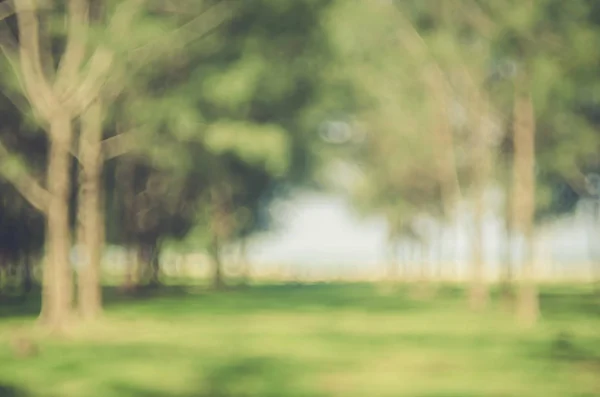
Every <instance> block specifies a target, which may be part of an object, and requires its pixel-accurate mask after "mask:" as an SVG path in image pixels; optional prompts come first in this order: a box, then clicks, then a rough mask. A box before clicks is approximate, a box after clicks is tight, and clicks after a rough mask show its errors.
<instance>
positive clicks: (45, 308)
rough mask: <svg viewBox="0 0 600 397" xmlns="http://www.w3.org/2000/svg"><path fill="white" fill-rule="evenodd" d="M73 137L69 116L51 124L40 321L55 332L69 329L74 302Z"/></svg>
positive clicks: (55, 120) (56, 119) (59, 117)
mask: <svg viewBox="0 0 600 397" xmlns="http://www.w3.org/2000/svg"><path fill="white" fill-rule="evenodd" d="M72 134H73V131H72V125H71V119H70V118H69V117H68V116H64V115H61V116H58V117H55V119H54V120H52V122H51V126H50V153H49V159H48V181H47V185H48V190H49V192H50V197H49V203H48V214H47V230H46V250H47V252H46V261H45V269H44V283H43V287H42V312H41V314H40V319H41V321H42V322H43V323H44V324H45V325H47V326H48V327H49V328H50V329H52V330H55V331H61V330H63V329H64V328H65V327H66V325H67V322H68V321H69V317H70V315H71V309H72V299H73V282H72V271H71V266H70V263H69V249H70V246H71V233H70V228H69V194H70V188H71V181H70V165H71V155H70V148H71V140H72Z"/></svg>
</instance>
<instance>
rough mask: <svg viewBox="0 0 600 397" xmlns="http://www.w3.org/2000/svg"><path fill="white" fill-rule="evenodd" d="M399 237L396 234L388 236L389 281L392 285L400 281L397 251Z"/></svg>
mask: <svg viewBox="0 0 600 397" xmlns="http://www.w3.org/2000/svg"><path fill="white" fill-rule="evenodd" d="M396 245H397V237H396V235H395V234H394V233H389V235H388V242H387V246H388V255H387V256H388V266H387V280H388V282H390V283H392V284H393V283H396V281H398V250H397V247H396Z"/></svg>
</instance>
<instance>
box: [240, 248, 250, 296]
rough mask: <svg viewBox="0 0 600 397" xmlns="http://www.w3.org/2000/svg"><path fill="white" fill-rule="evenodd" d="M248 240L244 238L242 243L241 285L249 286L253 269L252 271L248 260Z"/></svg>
mask: <svg viewBox="0 0 600 397" xmlns="http://www.w3.org/2000/svg"><path fill="white" fill-rule="evenodd" d="M247 249H248V240H247V238H245V237H244V238H242V240H241V241H240V268H241V284H242V285H247V284H249V283H250V279H251V277H252V275H251V269H250V261H249V260H248V251H247Z"/></svg>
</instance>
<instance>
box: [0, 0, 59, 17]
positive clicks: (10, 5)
mask: <svg viewBox="0 0 600 397" xmlns="http://www.w3.org/2000/svg"><path fill="white" fill-rule="evenodd" d="M50 1H51V0H50ZM50 1H38V2H37V6H38V7H39V8H41V7H47V6H48V5H49V3H50ZM14 14H16V10H15V0H5V1H2V2H0V21H2V20H4V19H6V18H8V17H11V16H13V15H14Z"/></svg>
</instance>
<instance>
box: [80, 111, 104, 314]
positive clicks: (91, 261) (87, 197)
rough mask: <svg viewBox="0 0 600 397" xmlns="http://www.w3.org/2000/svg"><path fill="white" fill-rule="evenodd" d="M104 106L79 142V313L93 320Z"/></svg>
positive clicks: (98, 296) (88, 119)
mask: <svg viewBox="0 0 600 397" xmlns="http://www.w3.org/2000/svg"><path fill="white" fill-rule="evenodd" d="M101 140H102V105H101V104H100V103H99V102H98V101H97V102H95V103H94V104H92V106H90V108H89V109H88V110H87V111H86V113H85V114H84V116H83V118H82V130H81V137H80V140H79V162H80V167H79V205H78V214H77V217H78V231H77V240H78V246H79V247H80V249H83V250H84V252H85V253H86V255H85V262H86V263H82V266H81V268H80V270H79V278H78V281H79V290H78V291H79V301H78V303H79V313H80V314H81V316H82V317H83V318H85V319H94V318H97V317H98V316H100V314H101V313H102V288H101V283H100V262H101V257H102V248H103V246H104V237H105V236H104V217H103V211H102V200H101V194H102V183H101V176H102V166H103V163H104V162H103V159H102V148H101ZM82 259H83V258H82Z"/></svg>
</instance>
